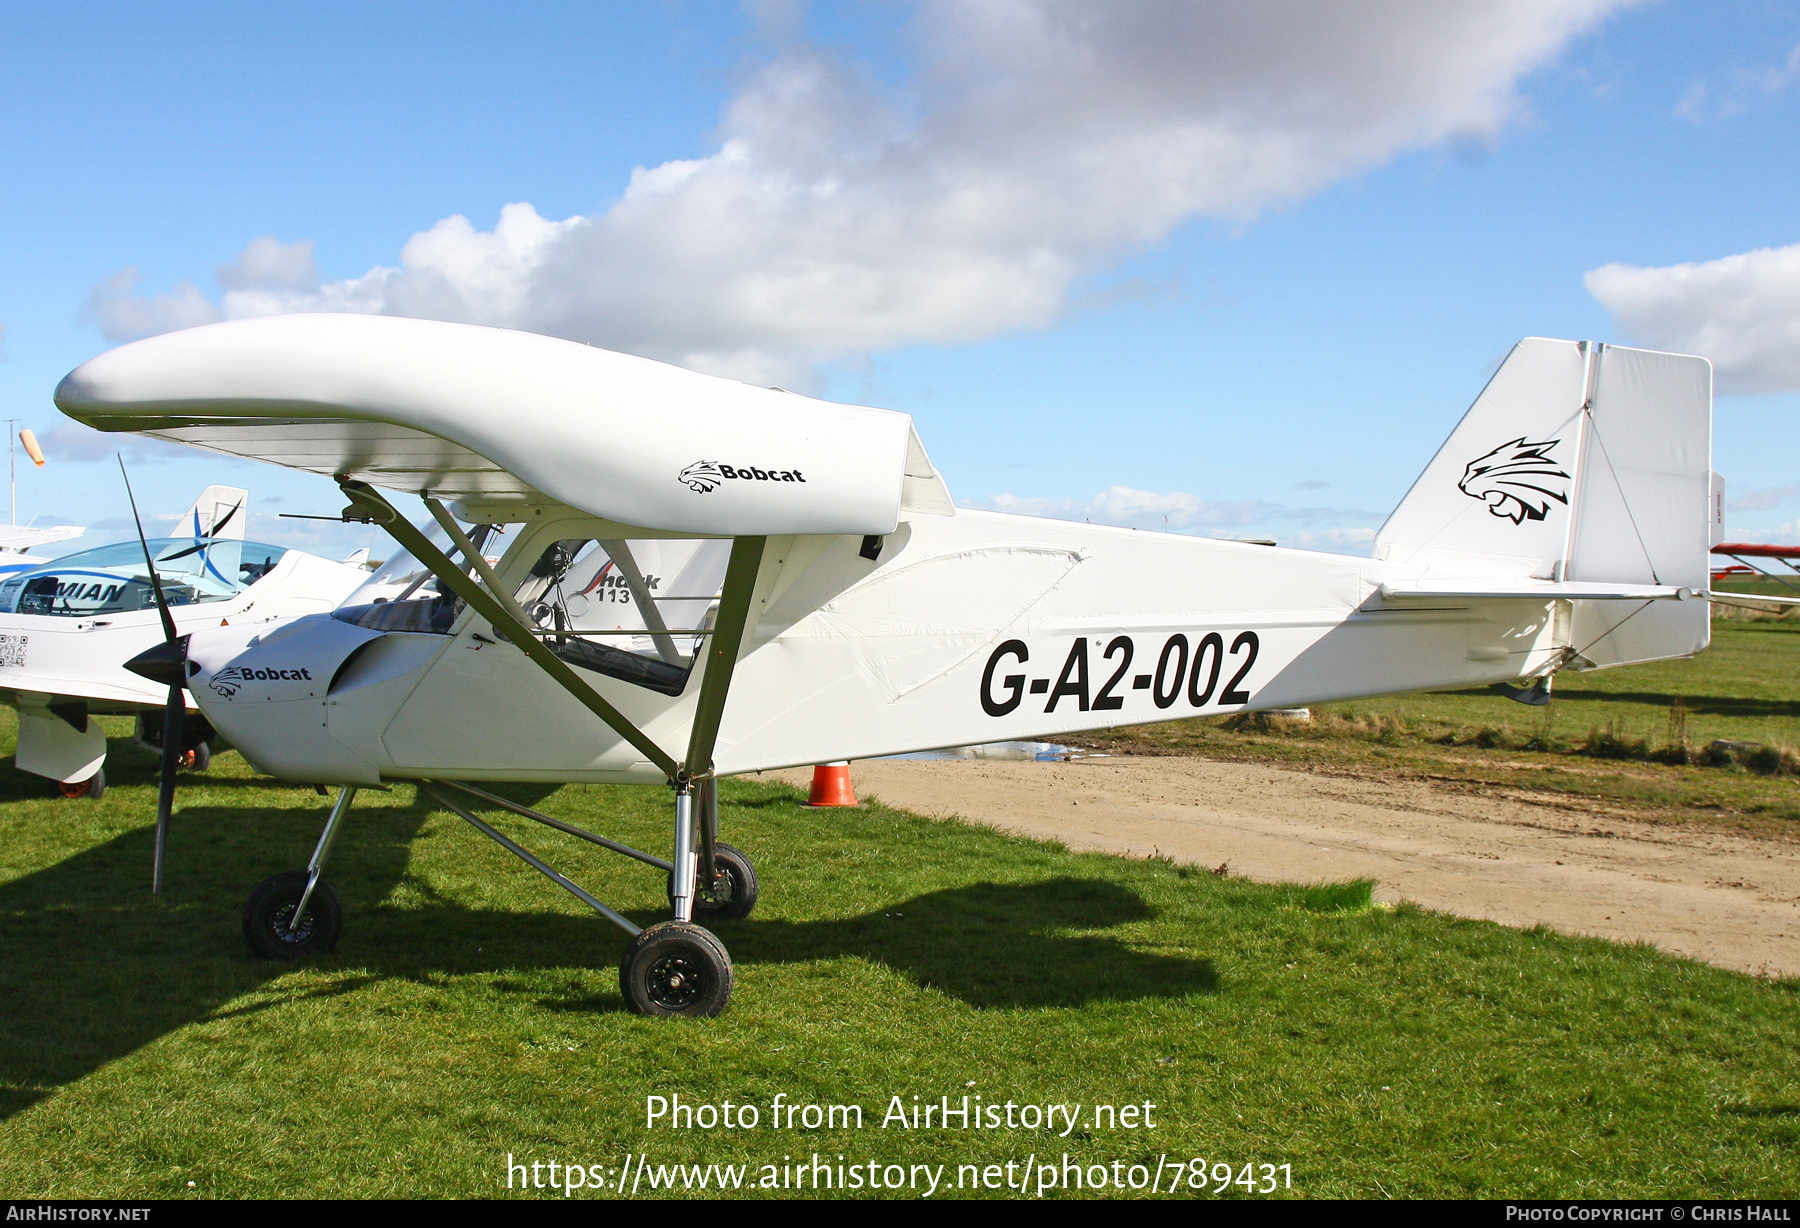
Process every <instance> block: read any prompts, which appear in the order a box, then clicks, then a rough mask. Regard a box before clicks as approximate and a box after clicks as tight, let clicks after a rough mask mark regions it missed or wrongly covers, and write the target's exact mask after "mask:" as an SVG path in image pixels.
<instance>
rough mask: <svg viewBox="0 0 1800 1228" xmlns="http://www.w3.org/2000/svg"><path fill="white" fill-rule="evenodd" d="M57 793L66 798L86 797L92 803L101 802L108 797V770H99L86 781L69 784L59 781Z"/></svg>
mask: <svg viewBox="0 0 1800 1228" xmlns="http://www.w3.org/2000/svg"><path fill="white" fill-rule="evenodd" d="M56 791H57V792H58V793H61V794H62V795H63V796H64V797H85V798H87V799H88V800H89V801H90V802H96V801H99V800H100V799H101V798H103V797H105V796H106V769H105V768H101V769H99V770H98V771H96V772H95V773H94V774H93V775H92V776H89V777H88V778H87V779H86V780H77V781H74V782H72V783H69V784H64V783H62V782H61V781H58V782H57V785H56Z"/></svg>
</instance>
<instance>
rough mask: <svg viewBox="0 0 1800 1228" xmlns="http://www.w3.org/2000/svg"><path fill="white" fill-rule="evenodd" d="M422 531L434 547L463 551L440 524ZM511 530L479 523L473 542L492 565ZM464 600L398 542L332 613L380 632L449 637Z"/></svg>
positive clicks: (333, 615)
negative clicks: (503, 537)
mask: <svg viewBox="0 0 1800 1228" xmlns="http://www.w3.org/2000/svg"><path fill="white" fill-rule="evenodd" d="M420 532H422V533H424V534H425V537H426V539H427V540H429V541H430V542H431V544H432V545H434V546H436V547H437V548H438V549H439V550H442V551H443V552H444V553H445V554H449V555H451V556H452V557H454V556H455V554H456V553H458V552H457V551H456V550H455V549H454V548H453V547H452V546H451V544H450V536H449V534H447V533H445V532H444V530H443V529H441V528H439V527H438V525H437V524H436V522H433V523H432V524H431V525H430V526H429V527H427V528H423V529H421V530H420ZM505 532H506V530H505V528H504V527H502V526H496V525H478V526H476V527H475V528H474V529H473V530H471V542H472V544H473V545H474V546H475V548H476V549H477V550H480V551H482V552H483V558H484V559H485V560H486V561H487V562H488V563H489V564H490V565H491V564H494V563H497V562H499V561H500V560H499V558H498V556H493V555H489V554H487V551H489V550H491V549H493V548H494V545H495V543H497V542H498V541H499V540H500V538H501V535H502V534H504V533H505ZM462 605H463V603H462V598H460V597H458V596H456V595H455V594H454V593H452V592H450V590H449V589H448V588H447V587H446V586H445V585H443V584H441V583H440V582H439V580H438V578H437V577H436V576H434V575H432V574H431V572H430V571H428V570H426V567H425V564H423V563H421V562H419V560H418V559H416V558H414V557H413V556H412V554H411V553H410V552H408V551H406V550H402V549H400V547H399V546H398V545H395V546H394V553H393V554H391V555H389V556H388V558H387V560H386V561H385V562H384V563H382V564H381V566H380V567H377V568H376V569H375V572H374V574H373V575H371V576H370V577H369V578H368V579H367V580H364V581H363V582H362V584H361V586H360V587H358V588H357V590H356V591H355V592H354V593H351V594H350V596H348V597H346V598H345V599H344V603H343V604H342V605H340V606H338V608H337V609H336V610H333V611H332V617H334V618H337V619H341V620H342V621H344V622H348V623H355V624H356V625H357V626H359V627H368V628H370V629H371V630H374V631H423V632H426V633H429V634H434V635H448V634H450V629H451V627H452V626H453V625H454V624H455V623H456V616H457V614H458V612H460V611H461V609H462Z"/></svg>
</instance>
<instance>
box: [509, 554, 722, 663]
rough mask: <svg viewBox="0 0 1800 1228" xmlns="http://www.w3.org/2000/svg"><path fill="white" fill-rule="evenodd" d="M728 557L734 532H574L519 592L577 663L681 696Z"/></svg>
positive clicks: (554, 643) (556, 645)
mask: <svg viewBox="0 0 1800 1228" xmlns="http://www.w3.org/2000/svg"><path fill="white" fill-rule="evenodd" d="M730 561H731V541H730V539H728V538H703V539H694V538H681V539H669V540H662V539H633V540H630V541H620V540H611V541H608V540H604V539H594V538H569V539H565V540H563V541H557V542H552V543H550V544H549V545H548V546H546V547H545V549H544V551H543V553H542V554H540V555H539V556H538V558H537V561H536V562H535V563H533V564H532V568H531V571H530V574H529V575H527V576H526V578H525V581H524V583H522V584H521V585H520V586H519V588H518V590H517V591H516V592H515V593H514V599H515V600H516V601H517V602H518V603H519V606H520V608H522V609H523V610H524V611H525V613H526V615H527V616H528V617H529V618H530V619H531V621H532V623H533V625H534V626H536V627H537V628H539V629H540V630H542V631H544V632H546V633H547V634H546V636H545V638H544V642H545V643H546V644H548V645H549V646H550V649H551V651H553V652H555V653H556V655H557V656H559V657H561V658H562V659H563V660H564V661H567V662H568V663H569V664H570V665H575V666H579V667H581V668H583V669H590V670H593V671H594V672H596V673H601V674H606V675H608V676H609V677H614V678H620V679H623V680H624V681H626V682H631V683H634V684H636V685H638V686H643V687H648V688H650V689H651V690H653V691H660V692H662V693H663V694H666V695H679V694H681V692H682V690H683V689H684V688H685V687H686V685H687V679H688V675H689V674H690V673H691V672H692V670H693V666H694V660H695V658H696V657H697V656H698V655H699V653H700V651H701V649H702V648H703V647H704V646H705V643H706V639H707V636H708V635H709V634H710V633H711V631H712V626H713V621H714V619H715V618H716V617H717V615H718V604H719V591H720V589H721V588H723V587H724V584H725V567H726V564H728V563H729V562H730Z"/></svg>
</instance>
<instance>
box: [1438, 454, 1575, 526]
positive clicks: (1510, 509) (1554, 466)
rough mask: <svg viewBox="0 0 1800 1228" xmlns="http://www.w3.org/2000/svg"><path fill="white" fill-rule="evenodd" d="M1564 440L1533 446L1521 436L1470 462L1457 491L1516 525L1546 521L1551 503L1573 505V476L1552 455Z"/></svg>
mask: <svg viewBox="0 0 1800 1228" xmlns="http://www.w3.org/2000/svg"><path fill="white" fill-rule="evenodd" d="M1561 442H1562V440H1560V439H1547V440H1545V441H1544V442H1542V443H1529V442H1527V441H1526V439H1525V436H1523V435H1521V436H1519V437H1518V438H1517V439H1515V440H1512V441H1511V442H1510V443H1503V444H1501V445H1500V446H1499V447H1497V448H1495V449H1494V450H1493V451H1492V452H1489V453H1488V454H1487V455H1485V456H1478V457H1476V458H1475V459H1474V460H1472V461H1470V462H1469V464H1468V466H1467V467H1466V468H1465V469H1464V470H1463V476H1462V481H1460V482H1458V483H1457V484H1456V485H1457V489H1459V490H1461V491H1462V492H1463V494H1465V495H1467V496H1469V498H1471V499H1480V500H1481V501H1482V502H1484V503H1486V504H1487V505H1488V511H1489V512H1491V513H1493V514H1494V515H1496V516H1500V517H1504V518H1505V519H1507V520H1510V521H1512V522H1513V523H1514V524H1524V523H1525V522H1526V521H1527V520H1542V519H1543V518H1544V517H1545V516H1546V515H1548V514H1549V512H1550V503H1551V501H1552V500H1555V501H1556V502H1557V503H1562V504H1565V505H1566V504H1567V503H1568V502H1569V475H1568V474H1566V473H1564V472H1563V470H1562V466H1561V465H1559V464H1558V463H1557V462H1556V461H1555V460H1554V459H1552V457H1551V456H1550V451H1551V449H1552V448H1554V447H1556V445H1557V444H1559V443H1561Z"/></svg>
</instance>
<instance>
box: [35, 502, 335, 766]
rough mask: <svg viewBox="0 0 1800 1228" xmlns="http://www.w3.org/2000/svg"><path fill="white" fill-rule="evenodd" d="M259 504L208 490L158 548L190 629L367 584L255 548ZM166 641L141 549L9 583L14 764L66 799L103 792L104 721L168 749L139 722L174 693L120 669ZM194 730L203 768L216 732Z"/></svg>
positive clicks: (296, 607) (191, 747)
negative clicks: (250, 536)
mask: <svg viewBox="0 0 1800 1228" xmlns="http://www.w3.org/2000/svg"><path fill="white" fill-rule="evenodd" d="M247 499H248V494H247V492H245V491H243V490H240V489H238V488H237V487H233V486H208V487H207V488H206V489H205V490H204V491H202V492H201V494H200V497H199V498H198V499H196V500H195V501H194V505H193V507H191V508H189V509H188V510H187V511H186V512H185V513H183V515H182V516H181V518H180V519H179V520H178V521H177V532H178V536H174V537H159V538H155V539H152V540H151V541H150V543H149V548H150V551H151V553H152V555H153V556H154V557H155V559H156V568H157V570H158V571H159V572H160V573H161V576H162V580H163V587H164V592H165V594H166V598H167V601H168V604H169V605H170V606H171V607H173V608H174V611H175V616H176V619H177V622H178V623H179V624H180V626H181V627H182V628H183V629H184V630H185V629H189V628H192V627H196V626H200V625H207V626H215V625H219V624H221V623H226V622H229V621H231V620H233V619H240V620H241V619H251V620H266V619H269V618H272V617H277V616H280V615H292V614H300V613H306V612H311V611H322V610H329V609H330V608H331V607H332V606H334V605H336V604H337V603H338V602H339V601H341V600H342V599H343V598H344V596H345V595H346V594H348V593H349V592H350V591H351V590H352V589H354V588H355V587H356V586H357V585H358V584H359V583H361V582H362V581H363V580H365V579H367V578H368V571H367V570H366V569H365V568H362V567H359V566H348V565H345V564H340V563H332V562H329V561H327V560H325V559H321V558H317V557H316V556H313V555H310V554H306V553H305V552H303V551H299V550H289V549H286V548H284V547H281V546H269V545H262V544H260V543H257V542H248V541H245V540H244V521H245V519H246V515H245V504H246V501H247ZM4 532H5V530H0V537H3V535H4ZM162 639H163V632H162V629H161V627H160V626H159V624H158V615H157V610H156V602H155V600H154V597H153V595H152V592H151V587H150V579H149V572H148V570H147V569H146V568H145V566H144V553H143V550H142V549H140V547H139V544H138V543H137V542H136V541H132V542H128V543H127V542H121V543H118V544H115V545H110V546H98V547H95V548H94V549H91V550H82V551H78V552H76V553H74V554H67V555H64V556H62V557H61V558H58V559H53V560H50V561H47V562H33V563H32V564H31V565H30V566H27V567H24V568H20V569H17V570H14V571H12V572H11V573H10V574H6V575H4V576H3V577H0V702H4V703H7V704H10V705H12V706H13V707H14V708H17V709H18V712H19V746H18V752H17V755H16V756H15V759H14V764H15V766H17V767H18V768H20V769H21V770H23V771H27V772H32V773H35V774H36V775H39V776H45V777H48V778H49V779H51V780H54V781H56V782H57V783H58V786H59V788H60V789H61V791H62V793H63V795H64V796H65V797H98V796H100V795H101V794H102V793H103V792H105V789H106V774H105V771H104V765H105V762H106V735H105V733H104V732H103V731H102V730H101V728H100V725H99V723H98V722H97V721H94V720H92V719H91V718H92V717H94V716H98V715H101V714H108V713H137V714H139V715H140V720H139V723H138V733H139V738H140V740H141V741H143V742H145V743H146V744H147V745H150V746H153V747H154V746H160V744H161V726H160V724H159V723H158V722H155V721H149V722H146V721H144V720H142V719H141V716H142V714H143V713H144V712H146V711H148V710H151V709H160V708H162V707H163V705H164V702H165V697H164V691H163V689H162V688H159V687H155V686H152V685H150V684H148V683H146V682H145V680H144V679H143V678H140V677H138V676H137V675H135V674H132V673H130V672H128V671H126V670H125V669H124V668H122V663H123V662H124V661H125V660H127V659H129V658H130V657H131V656H133V655H135V654H136V653H139V652H142V651H143V650H144V649H145V648H147V647H149V646H151V645H152V644H155V643H158V642H160V641H161V640H162ZM188 734H189V737H188V740H187V741H186V743H185V744H184V745H183V746H182V747H181V748H180V750H181V752H182V755H183V759H184V762H185V765H186V766H189V767H194V768H197V769H198V768H204V767H205V766H206V763H207V760H208V758H209V757H210V748H209V746H208V740H209V739H210V738H211V736H212V731H211V729H210V728H209V727H208V726H207V725H206V722H205V721H204V720H196V721H195V722H193V723H192V724H191V725H190V726H189V727H188Z"/></svg>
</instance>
